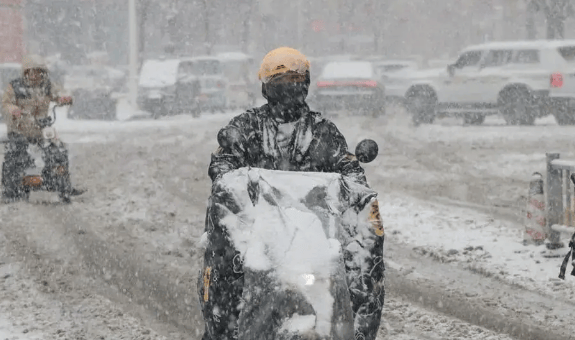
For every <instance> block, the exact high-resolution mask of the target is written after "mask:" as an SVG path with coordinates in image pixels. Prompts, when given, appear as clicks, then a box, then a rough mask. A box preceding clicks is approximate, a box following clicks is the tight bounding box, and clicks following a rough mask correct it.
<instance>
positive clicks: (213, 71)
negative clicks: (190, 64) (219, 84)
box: [194, 60, 222, 76]
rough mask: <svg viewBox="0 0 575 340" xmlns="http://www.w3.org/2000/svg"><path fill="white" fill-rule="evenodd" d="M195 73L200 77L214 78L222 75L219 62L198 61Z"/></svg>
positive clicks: (195, 64) (195, 65)
mask: <svg viewBox="0 0 575 340" xmlns="http://www.w3.org/2000/svg"><path fill="white" fill-rule="evenodd" d="M194 73H195V74H196V75H198V76H212V75H217V74H221V73H222V67H221V64H220V62H219V61H218V60H197V61H196V62H195V63H194Z"/></svg>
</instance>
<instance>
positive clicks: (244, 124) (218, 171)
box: [208, 111, 251, 181]
mask: <svg viewBox="0 0 575 340" xmlns="http://www.w3.org/2000/svg"><path fill="white" fill-rule="evenodd" d="M250 126H251V124H250V117H249V111H248V113H244V114H242V115H239V116H237V117H235V118H233V119H232V120H231V121H230V123H229V124H228V125H227V126H225V127H224V128H222V129H221V130H220V131H219V132H218V144H219V147H218V149H217V150H216V151H215V152H214V153H212V160H211V162H210V166H209V169H208V174H209V176H210V178H211V179H212V181H215V180H216V179H218V178H219V177H220V176H222V175H223V174H225V173H227V172H229V171H232V170H235V169H239V168H241V167H243V166H245V165H246V150H247V145H246V143H247V138H246V135H247V134H249V132H248V131H250Z"/></svg>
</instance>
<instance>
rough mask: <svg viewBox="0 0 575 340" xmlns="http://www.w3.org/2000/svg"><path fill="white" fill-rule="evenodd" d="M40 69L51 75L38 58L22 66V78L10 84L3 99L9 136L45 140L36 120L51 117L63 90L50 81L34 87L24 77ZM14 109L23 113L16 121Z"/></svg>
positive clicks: (27, 61)
mask: <svg viewBox="0 0 575 340" xmlns="http://www.w3.org/2000/svg"><path fill="white" fill-rule="evenodd" d="M33 68H38V69H42V70H44V71H46V72H48V68H47V66H46V64H45V62H44V60H43V59H42V58H41V57H39V56H36V55H32V56H27V57H26V58H24V60H23V62H22V77H21V78H17V79H13V80H11V81H10V83H9V84H8V86H7V87H6V89H5V91H4V95H3V97H2V113H3V115H4V121H5V122H6V126H7V128H8V133H17V134H20V135H24V136H26V137H29V138H38V137H41V136H42V131H41V129H40V128H39V127H38V125H37V124H36V123H35V121H34V119H35V118H45V117H47V116H48V109H49V108H50V102H52V101H56V100H57V99H58V98H59V96H60V95H61V94H62V89H61V88H60V87H58V86H56V85H55V84H53V83H52V82H51V81H50V79H48V78H46V79H44V80H43V81H42V83H40V84H38V85H37V86H31V85H30V84H29V83H28V82H27V81H26V78H25V77H24V72H26V70H29V69H33ZM13 109H20V110H21V111H22V114H21V115H20V116H19V117H18V118H16V119H14V117H13V116H12V115H11V114H10V112H11V111H12V110H13Z"/></svg>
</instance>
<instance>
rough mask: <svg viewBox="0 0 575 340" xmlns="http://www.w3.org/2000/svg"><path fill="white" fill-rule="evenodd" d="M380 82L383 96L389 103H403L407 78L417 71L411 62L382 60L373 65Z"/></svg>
mask: <svg viewBox="0 0 575 340" xmlns="http://www.w3.org/2000/svg"><path fill="white" fill-rule="evenodd" d="M373 64H374V66H375V69H376V70H377V73H378V75H379V76H380V77H381V81H382V82H383V83H384V84H385V96H386V98H387V100H388V101H389V102H394V103H403V98H404V96H405V92H406V91H407V89H408V87H409V76H410V74H411V73H412V72H413V71H416V70H418V69H419V66H418V64H417V62H415V61H412V60H383V61H376V62H374V63H373Z"/></svg>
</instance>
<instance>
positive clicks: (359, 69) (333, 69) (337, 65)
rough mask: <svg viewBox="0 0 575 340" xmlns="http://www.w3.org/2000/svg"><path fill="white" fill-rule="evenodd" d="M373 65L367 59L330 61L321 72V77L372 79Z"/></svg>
mask: <svg viewBox="0 0 575 340" xmlns="http://www.w3.org/2000/svg"><path fill="white" fill-rule="evenodd" d="M374 76H375V74H374V70H373V65H372V64H371V63H370V62H368V61H332V62H329V63H327V64H326V65H325V66H324V68H323V71H322V72H321V76H320V77H321V78H323V79H357V78H360V79H373V78H374Z"/></svg>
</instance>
